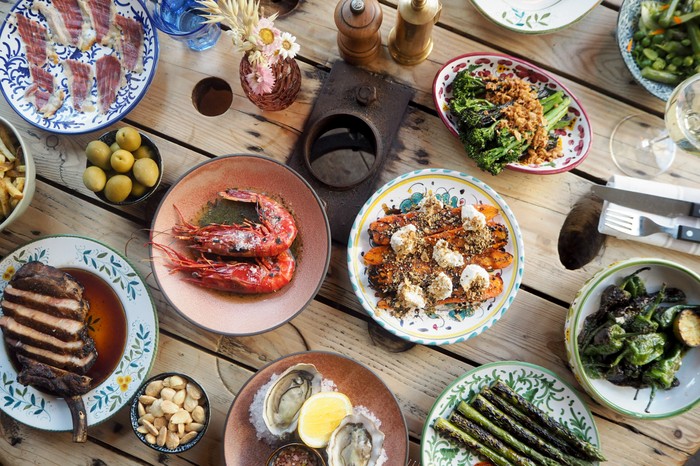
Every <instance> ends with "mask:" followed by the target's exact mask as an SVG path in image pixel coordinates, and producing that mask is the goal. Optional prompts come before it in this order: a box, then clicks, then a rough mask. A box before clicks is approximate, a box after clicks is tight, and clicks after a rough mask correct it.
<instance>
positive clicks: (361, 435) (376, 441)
mask: <svg viewBox="0 0 700 466" xmlns="http://www.w3.org/2000/svg"><path fill="white" fill-rule="evenodd" d="M383 443H384V434H383V433H382V432H381V431H380V430H379V429H378V428H377V426H376V425H375V424H374V422H373V421H372V420H371V419H370V418H368V417H367V416H365V415H364V414H359V413H357V414H350V415H348V416H345V417H344V418H343V420H342V421H341V422H340V425H339V426H338V428H337V429H336V430H335V431H333V434H332V435H331V438H330V440H329V441H328V447H326V453H327V454H328V466H348V465H352V466H373V465H374V464H376V463H377V460H378V459H379V457H380V456H381V454H382V445H383Z"/></svg>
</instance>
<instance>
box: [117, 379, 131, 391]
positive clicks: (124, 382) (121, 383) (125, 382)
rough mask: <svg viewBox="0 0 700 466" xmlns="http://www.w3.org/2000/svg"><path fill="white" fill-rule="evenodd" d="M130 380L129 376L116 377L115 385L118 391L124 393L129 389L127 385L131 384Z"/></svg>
mask: <svg viewBox="0 0 700 466" xmlns="http://www.w3.org/2000/svg"><path fill="white" fill-rule="evenodd" d="M131 381H132V379H131V376H130V375H124V376H121V375H120V376H118V377H117V384H118V385H119V390H121V391H123V392H125V391H127V390H128V389H129V384H130V383H131Z"/></svg>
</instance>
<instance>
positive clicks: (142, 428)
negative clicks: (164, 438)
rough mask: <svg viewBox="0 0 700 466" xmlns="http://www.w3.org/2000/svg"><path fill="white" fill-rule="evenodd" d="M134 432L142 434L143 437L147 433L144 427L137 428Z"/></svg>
mask: <svg viewBox="0 0 700 466" xmlns="http://www.w3.org/2000/svg"><path fill="white" fill-rule="evenodd" d="M136 432H138V433H140V434H143V435H146V434H147V433H149V431H148V428H147V427H146V426H138V427H137V428H136Z"/></svg>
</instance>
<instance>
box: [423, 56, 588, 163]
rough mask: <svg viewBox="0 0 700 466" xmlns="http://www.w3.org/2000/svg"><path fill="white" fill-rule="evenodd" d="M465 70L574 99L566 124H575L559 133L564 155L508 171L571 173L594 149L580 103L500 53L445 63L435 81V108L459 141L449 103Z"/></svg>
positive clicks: (541, 73) (543, 74)
mask: <svg viewBox="0 0 700 466" xmlns="http://www.w3.org/2000/svg"><path fill="white" fill-rule="evenodd" d="M464 69H468V70H469V71H470V73H472V74H474V75H477V76H488V75H497V76H502V77H518V78H520V79H524V80H525V81H528V82H531V83H532V84H533V85H535V86H537V87H539V88H541V89H542V88H545V87H546V88H549V89H553V90H555V91H558V90H562V91H564V93H565V94H566V95H568V96H569V97H571V104H570V105H569V113H568V114H567V115H566V116H565V117H564V118H565V119H566V120H570V121H571V124H569V126H567V127H566V128H563V129H561V130H557V134H558V135H559V137H561V138H562V139H563V141H562V142H563V155H562V156H561V157H559V158H558V159H556V160H553V161H551V162H547V163H541V164H536V165H525V164H522V163H509V164H508V165H506V166H507V167H508V168H510V169H511V170H516V171H521V172H527V173H534V174H538V175H551V174H554V173H561V172H565V171H568V170H571V169H572V168H574V167H576V166H577V165H579V164H580V163H581V162H583V160H584V159H585V158H586V156H587V155H588V151H589V150H590V148H591V138H592V135H593V132H592V130H591V123H590V120H589V119H588V116H587V115H586V112H585V110H584V109H583V106H582V105H581V103H580V102H579V101H578V99H576V97H575V96H574V95H573V94H572V93H571V91H569V90H568V89H567V88H566V87H565V86H564V85H563V84H561V83H560V82H559V81H557V80H556V79H554V77H552V76H550V75H549V74H548V73H547V72H546V71H544V70H542V69H540V68H538V67H536V66H535V65H532V64H530V63H528V62H526V61H523V60H519V59H517V58H514V57H511V56H508V55H502V54H499V53H468V54H465V55H460V56H459V57H456V58H453V59H452V60H450V61H448V62H447V63H445V65H444V66H443V67H442V68H440V71H438V73H437V75H435V81H433V101H434V102H435V108H436V109H437V112H438V115H439V116H440V119H441V120H442V122H443V123H445V126H447V129H449V130H450V132H451V133H452V134H454V135H455V136H457V137H459V135H458V133H457V125H456V124H455V117H454V116H453V115H452V112H450V108H449V106H448V102H449V101H450V99H451V98H452V86H451V84H452V81H453V80H454V78H455V76H456V75H457V73H459V72H460V71H462V70H464ZM465 157H466V154H465Z"/></svg>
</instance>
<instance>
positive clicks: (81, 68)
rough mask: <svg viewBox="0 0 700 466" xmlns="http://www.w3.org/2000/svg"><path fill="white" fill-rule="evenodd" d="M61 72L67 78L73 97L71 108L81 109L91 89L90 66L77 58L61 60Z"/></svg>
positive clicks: (80, 110)
mask: <svg viewBox="0 0 700 466" xmlns="http://www.w3.org/2000/svg"><path fill="white" fill-rule="evenodd" d="M63 72H64V73H65V75H66V78H68V89H69V90H70V95H71V98H72V99H73V108H75V109H76V110H77V111H79V112H82V111H83V102H85V99H87V98H88V97H89V96H90V92H91V91H92V66H90V65H88V64H87V63H83V62H80V61H78V60H73V59H68V60H66V61H64V62H63Z"/></svg>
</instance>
